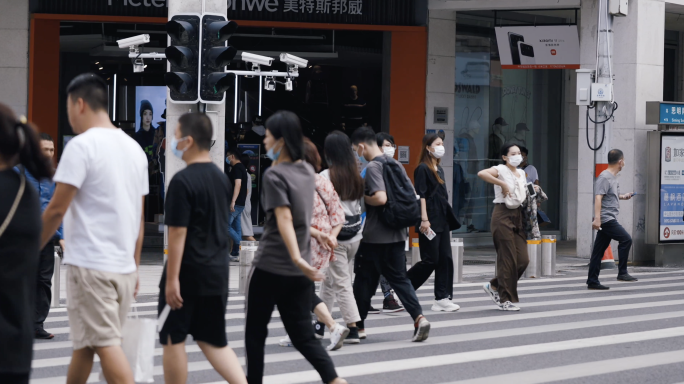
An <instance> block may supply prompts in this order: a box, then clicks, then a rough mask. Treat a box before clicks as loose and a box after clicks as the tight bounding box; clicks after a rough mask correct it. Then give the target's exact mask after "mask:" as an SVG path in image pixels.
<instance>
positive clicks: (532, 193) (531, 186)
mask: <svg viewBox="0 0 684 384" xmlns="http://www.w3.org/2000/svg"><path fill="white" fill-rule="evenodd" d="M526 187H527V194H528V195H529V196H531V197H535V196H537V190H535V189H534V184H532V183H527V185H526Z"/></svg>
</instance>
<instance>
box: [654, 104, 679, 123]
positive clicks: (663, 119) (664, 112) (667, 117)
mask: <svg viewBox="0 0 684 384" xmlns="http://www.w3.org/2000/svg"><path fill="white" fill-rule="evenodd" d="M659 124H684V105H682V104H668V103H660V123H659Z"/></svg>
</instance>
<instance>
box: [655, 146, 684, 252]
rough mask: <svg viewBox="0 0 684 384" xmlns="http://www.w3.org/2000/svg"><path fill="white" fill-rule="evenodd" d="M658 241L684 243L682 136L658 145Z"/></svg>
mask: <svg viewBox="0 0 684 384" xmlns="http://www.w3.org/2000/svg"><path fill="white" fill-rule="evenodd" d="M659 216H660V228H659V232H660V241H661V242H676V241H684V220H682V217H683V216H684V135H665V134H663V136H662V139H661V143H660V212H659Z"/></svg>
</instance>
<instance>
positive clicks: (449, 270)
mask: <svg viewBox="0 0 684 384" xmlns="http://www.w3.org/2000/svg"><path fill="white" fill-rule="evenodd" d="M435 233H436V234H437V236H435V237H434V238H433V239H432V240H428V238H427V237H425V235H423V234H422V233H421V234H420V236H419V237H418V245H419V246H420V261H419V262H418V263H417V264H416V265H414V266H413V267H412V268H411V269H409V271H408V272H407V275H408V278H409V279H410V280H411V284H413V289H418V288H419V287H420V286H421V285H423V284H425V282H426V281H427V279H428V278H429V277H430V275H431V274H432V272H433V271H434V272H435V300H442V299H451V297H452V296H453V294H454V259H453V258H452V256H451V243H450V237H449V231H442V232H435Z"/></svg>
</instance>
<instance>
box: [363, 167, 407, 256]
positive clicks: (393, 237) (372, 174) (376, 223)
mask: <svg viewBox="0 0 684 384" xmlns="http://www.w3.org/2000/svg"><path fill="white" fill-rule="evenodd" d="M381 156H384V155H381ZM388 159H389V160H388V161H395V162H396V160H394V159H392V158H389V157H388ZM401 169H402V171H403V172H404V176H405V177H406V178H408V176H407V175H406V170H405V169H404V167H401ZM364 181H365V194H366V195H368V196H373V195H374V194H375V193H376V192H387V189H386V188H385V180H384V179H383V178H382V163H380V162H378V161H375V160H374V161H371V162H370V163H368V166H367V167H366V177H365V179H364ZM383 208H384V207H383V206H379V207H374V206H372V205H369V204H366V223H365V226H364V227H363V239H362V240H361V242H362V243H371V244H390V243H398V242H403V241H405V240H406V236H407V234H408V232H407V231H406V229H394V228H392V227H390V226H388V225H387V224H385V222H384V221H382V218H381V217H380V216H381V215H382V210H383Z"/></svg>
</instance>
